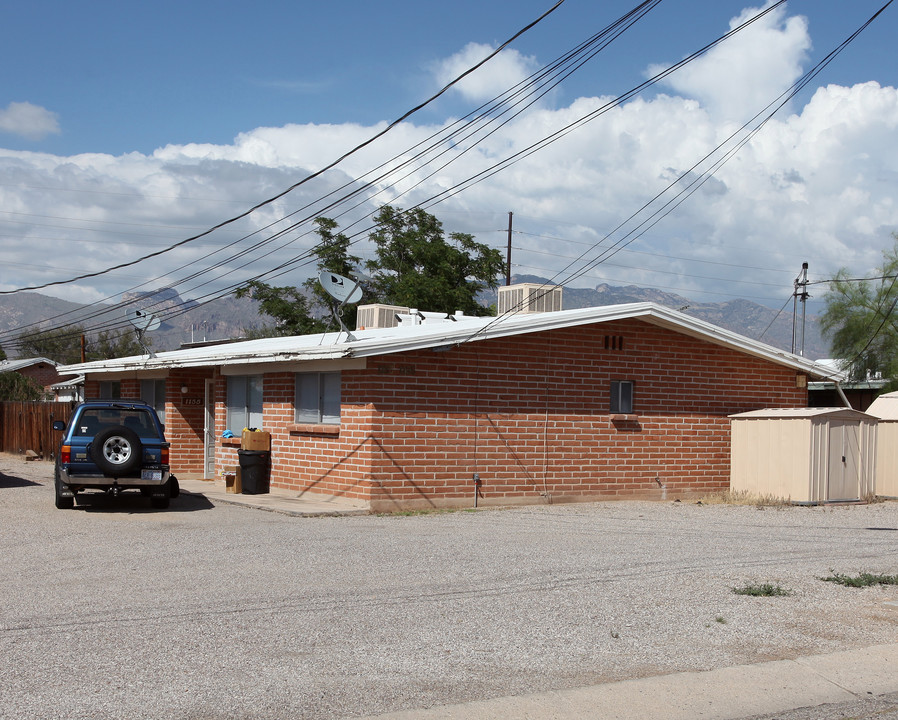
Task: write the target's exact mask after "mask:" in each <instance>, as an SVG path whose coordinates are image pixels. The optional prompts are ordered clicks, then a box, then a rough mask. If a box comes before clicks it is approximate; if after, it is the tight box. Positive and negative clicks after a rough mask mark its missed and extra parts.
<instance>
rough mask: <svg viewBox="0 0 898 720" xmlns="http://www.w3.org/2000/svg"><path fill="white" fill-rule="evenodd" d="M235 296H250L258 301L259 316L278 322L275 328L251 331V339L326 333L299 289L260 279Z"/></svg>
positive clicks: (240, 290) (241, 288)
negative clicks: (268, 282) (262, 315)
mask: <svg viewBox="0 0 898 720" xmlns="http://www.w3.org/2000/svg"><path fill="white" fill-rule="evenodd" d="M234 294H235V295H236V296H237V297H238V298H242V297H250V298H252V299H253V300H257V301H258V302H259V313H260V314H262V313H264V314H265V315H270V316H271V317H273V318H274V320H275V325H274V327H266V328H262V330H261V331H256V332H247V335H248V336H249V337H272V336H275V337H277V336H286V335H308V334H310V333H315V332H323V330H324V328H325V327H326V325H325V324H324V323H322V322H321V321H320V320H316V319H315V318H313V317H312V316H311V314H310V312H309V301H308V300H307V299H306V297H305V295H303V294H302V291H300V290H298V289H297V288H295V287H273V286H271V285H266V284H265V283H263V282H259V281H258V280H250V281H249V282H248V283H247V284H246V285H244V286H243V287H240V288H238V289H237V292H236V293H234Z"/></svg>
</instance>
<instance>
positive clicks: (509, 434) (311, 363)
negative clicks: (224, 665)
mask: <svg viewBox="0 0 898 720" xmlns="http://www.w3.org/2000/svg"><path fill="white" fill-rule="evenodd" d="M360 310H361V308H360ZM415 317H419V318H424V320H423V322H420V323H419V324H416V323H413V322H403V323H402V324H401V325H400V326H399V327H392V328H375V329H365V330H357V331H353V333H352V336H351V337H350V338H349V339H347V335H346V334H345V333H340V334H337V333H333V334H328V335H323V336H322V335H315V336H302V337H291V338H267V339H262V340H252V341H245V342H239V343H228V344H221V345H215V346H211V347H201V348H191V349H186V350H177V351H173V352H164V353H159V354H158V355H157V356H155V357H135V358H121V359H117V360H108V361H98V362H92V363H85V364H80V365H73V366H69V367H64V368H61V370H62V371H64V372H79V373H84V374H85V375H86V394H87V396H88V397H95V396H99V395H103V394H104V393H105V394H106V395H107V396H114V395H115V394H116V393H118V395H119V396H121V397H131V398H133V397H143V399H145V400H148V401H150V402H155V403H156V404H157V405H158V406H159V407H160V409H164V412H165V416H166V417H165V422H166V434H167V436H168V439H169V440H170V441H171V442H172V453H171V458H172V460H171V461H172V465H173V469H174V471H175V472H176V473H177V474H180V475H185V476H186V475H194V476H200V477H202V476H205V477H211V476H212V475H214V474H215V473H218V472H221V471H222V470H226V469H230V468H233V467H234V466H236V465H237V462H238V456H237V450H238V448H239V446H240V441H239V436H240V433H241V430H242V429H243V428H244V427H256V428H259V429H263V430H266V431H268V432H270V433H271V437H272V443H271V482H272V485H275V486H279V487H283V488H289V489H293V490H295V491H296V492H298V493H322V494H327V495H337V496H347V497H353V498H358V499H362V500H365V501H367V502H368V503H369V504H370V507H371V509H372V510H388V509H397V508H420V507H450V506H456V507H457V506H471V505H473V504H475V502H476V503H477V504H481V505H487V504H515V503H539V502H563V501H576V500H587V499H599V498H626V497H629V498H632V497H643V498H658V499H660V498H671V499H672V498H674V497H688V496H690V495H695V494H701V493H706V492H709V491H715V490H722V489H726V488H727V487H728V484H729V476H730V473H729V457H730V421H729V420H728V417H727V416H728V415H731V414H734V413H739V412H745V411H748V410H755V409H760V408H772V407H803V406H806V405H807V401H808V397H807V383H808V381H809V380H818V379H822V378H824V377H826V376H827V375H828V374H830V373H831V370H830V369H828V368H826V367H823V366H820V365H817V364H815V363H813V362H810V361H807V360H805V359H804V358H801V357H798V356H794V355H791V354H789V353H786V352H783V351H780V350H777V349H775V348H772V347H770V346H767V345H764V344H762V343H758V342H755V341H753V340H750V339H748V338H745V337H743V336H740V335H738V334H736V333H732V332H730V331H727V330H724V329H721V328H718V327H716V326H713V325H710V324H708V323H705V322H702V321H700V320H697V319H695V318H692V317H689V316H687V315H684V314H682V313H679V312H676V311H673V310H670V309H668V308H664V307H661V306H657V305H654V304H652V303H638V304H629V305H618V306H607V307H598V308H586V309H580V310H564V311H558V312H546V313H538V314H519V315H515V316H512V317H508V318H503V319H502V320H497V318H472V317H466V316H461V315H457V316H451V317H446V316H442V315H441V316H435V315H432V314H422V313H418V314H417V315H415V313H414V311H413V313H412V316H411V319H412V320H414V319H415ZM148 394H149V395H152V397H148ZM226 430H231V431H232V432H233V433H234V434H235V435H236V436H237V437H236V438H233V439H231V438H227V437H223V435H225V434H226V432H225V431H226ZM475 493H476V499H475Z"/></svg>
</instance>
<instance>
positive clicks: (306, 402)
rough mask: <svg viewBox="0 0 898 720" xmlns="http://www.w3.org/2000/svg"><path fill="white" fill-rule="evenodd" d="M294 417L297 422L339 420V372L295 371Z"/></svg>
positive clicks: (337, 421)
mask: <svg viewBox="0 0 898 720" xmlns="http://www.w3.org/2000/svg"><path fill="white" fill-rule="evenodd" d="M294 407H295V412H294V419H295V421H296V422H298V423H327V424H339V422H340V373H338V372H330V373H297V375H296V398H295V404H294Z"/></svg>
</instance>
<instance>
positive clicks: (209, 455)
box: [203, 380, 215, 478]
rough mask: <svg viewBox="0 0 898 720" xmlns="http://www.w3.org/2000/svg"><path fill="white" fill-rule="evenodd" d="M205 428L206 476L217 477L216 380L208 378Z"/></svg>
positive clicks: (204, 461) (204, 457)
mask: <svg viewBox="0 0 898 720" xmlns="http://www.w3.org/2000/svg"><path fill="white" fill-rule="evenodd" d="M203 404H204V410H205V411H204V412H203V417H204V422H203V425H204V428H203V468H204V477H207V478H213V477H215V381H214V380H206V394H205V400H204V403H203Z"/></svg>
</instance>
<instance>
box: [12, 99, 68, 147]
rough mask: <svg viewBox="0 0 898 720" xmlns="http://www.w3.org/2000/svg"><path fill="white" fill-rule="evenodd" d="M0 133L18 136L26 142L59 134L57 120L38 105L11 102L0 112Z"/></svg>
mask: <svg viewBox="0 0 898 720" xmlns="http://www.w3.org/2000/svg"><path fill="white" fill-rule="evenodd" d="M0 132H5V133H9V134H10V135H18V136H20V137H23V138H26V139H27V140H42V139H43V138H45V137H46V136H47V135H58V134H59V118H58V116H57V115H56V113H54V112H50V111H49V110H47V109H46V108H42V107H41V106H40V105H32V104H31V103H29V102H11V103H10V104H9V105H7V106H6V108H5V109H3V110H0Z"/></svg>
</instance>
